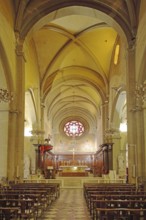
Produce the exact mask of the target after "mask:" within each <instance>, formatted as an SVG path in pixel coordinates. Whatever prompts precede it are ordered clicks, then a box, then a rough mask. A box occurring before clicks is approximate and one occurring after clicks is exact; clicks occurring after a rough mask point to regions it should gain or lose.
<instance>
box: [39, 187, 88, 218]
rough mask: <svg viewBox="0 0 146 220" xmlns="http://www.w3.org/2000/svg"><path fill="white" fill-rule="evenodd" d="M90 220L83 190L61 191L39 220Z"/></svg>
mask: <svg viewBox="0 0 146 220" xmlns="http://www.w3.org/2000/svg"><path fill="white" fill-rule="evenodd" d="M42 219H43V220H90V219H91V218H90V215H89V211H88V209H87V206H86V202H85V199H84V195H83V189H61V192H60V197H59V198H58V199H57V200H56V201H55V202H54V203H53V204H52V205H51V207H50V208H49V209H48V210H47V211H46V212H45V213H44V215H43V216H42V217H41V218H39V220H42Z"/></svg>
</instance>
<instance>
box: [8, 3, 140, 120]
mask: <svg viewBox="0 0 146 220" xmlns="http://www.w3.org/2000/svg"><path fill="white" fill-rule="evenodd" d="M12 2H13V6H14V8H15V12H16V19H15V31H16V32H18V33H19V36H20V38H21V39H25V37H28V38H29V39H30V41H31V43H32V45H33V48H34V50H35V53H36V57H37V61H38V69H39V74H40V87H41V96H42V101H43V102H44V103H45V106H46V109H47V114H48V118H50V117H51V119H52V123H56V122H57V121H60V122H61V121H62V120H63V119H65V118H67V117H83V118H85V119H86V120H90V121H93V122H95V123H97V118H98V116H99V114H100V111H99V107H100V106H101V104H103V103H105V102H107V101H108V93H109V81H110V77H111V75H112V71H111V65H113V62H114V55H115V49H116V45H117V44H118V43H119V41H120V40H122V39H124V37H125V38H127V41H131V40H132V39H133V38H134V37H135V31H136V25H137V13H138V4H139V3H137V1H134V0H115V1H113V0H103V1H100V0H96V1H95V0H94V1H92V0H85V1H78V0H74V1H72V0H64V1H63V0H56V1H54V0H41V1H40V0H25V1H22V0H14V1H12ZM121 30H122V31H121ZM119 33H121V35H120V34H119ZM122 34H123V36H122Z"/></svg>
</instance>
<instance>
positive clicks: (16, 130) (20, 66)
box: [8, 40, 25, 179]
mask: <svg viewBox="0 0 146 220" xmlns="http://www.w3.org/2000/svg"><path fill="white" fill-rule="evenodd" d="M24 102H25V58H24V54H23V42H21V41H19V40H18V42H17V45H16V93H15V94H14V104H13V105H15V110H12V111H10V115H11V116H10V122H9V124H10V127H9V129H10V140H11V143H10V141H9V146H10V151H9V150H8V178H9V179H14V178H16V177H17V178H23V172H24V111H25V103H24ZM13 108H14V106H13ZM11 144H12V146H11ZM12 150H13V152H12Z"/></svg>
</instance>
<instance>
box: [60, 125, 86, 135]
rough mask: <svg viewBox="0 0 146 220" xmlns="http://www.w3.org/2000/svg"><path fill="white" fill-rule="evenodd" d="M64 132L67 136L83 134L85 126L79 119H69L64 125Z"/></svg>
mask: <svg viewBox="0 0 146 220" xmlns="http://www.w3.org/2000/svg"><path fill="white" fill-rule="evenodd" d="M64 132H65V134H66V135H67V136H71V137H72V136H75V137H77V136H81V135H82V134H83V133H84V126H83V124H82V123H81V122H79V121H69V122H67V123H66V124H65V126H64Z"/></svg>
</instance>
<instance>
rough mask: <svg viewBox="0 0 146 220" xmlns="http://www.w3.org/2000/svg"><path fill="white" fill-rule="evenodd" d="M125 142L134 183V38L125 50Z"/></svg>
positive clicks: (129, 177)
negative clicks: (126, 122)
mask: <svg viewBox="0 0 146 220" xmlns="http://www.w3.org/2000/svg"><path fill="white" fill-rule="evenodd" d="M126 60H127V61H128V63H127V74H126V76H127V77H126V83H127V121H128V124H127V142H128V180H129V182H130V183H135V182H136V179H135V177H134V175H133V170H134V167H135V163H136V161H135V145H136V129H135V126H136V123H135V122H136V118H135V113H134V111H133V109H134V107H135V96H134V93H135V40H133V41H131V42H130V43H129V48H128V50H127V59H126Z"/></svg>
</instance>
